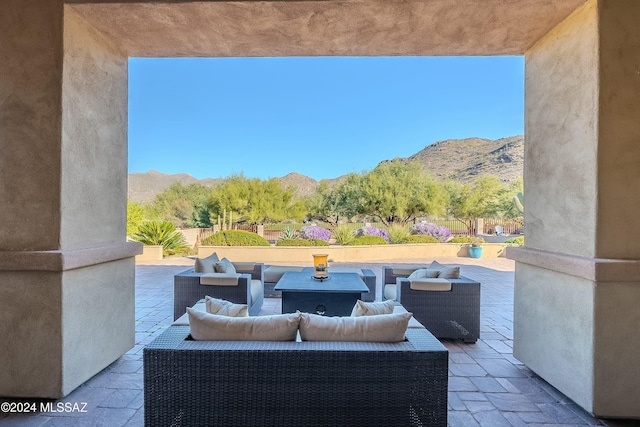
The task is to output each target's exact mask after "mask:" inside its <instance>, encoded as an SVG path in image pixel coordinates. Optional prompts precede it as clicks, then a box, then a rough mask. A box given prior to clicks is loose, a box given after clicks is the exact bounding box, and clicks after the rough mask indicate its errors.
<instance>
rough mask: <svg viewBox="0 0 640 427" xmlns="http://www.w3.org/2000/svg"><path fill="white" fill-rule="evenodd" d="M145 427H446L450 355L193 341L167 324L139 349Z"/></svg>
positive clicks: (434, 344) (342, 345)
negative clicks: (141, 357) (142, 349)
mask: <svg viewBox="0 0 640 427" xmlns="http://www.w3.org/2000/svg"><path fill="white" fill-rule="evenodd" d="M143 358H144V416H145V426H148V427H151V426H163V427H164V426H196V425H197V426H242V427H245V426H255V425H261V426H277V427H281V426H296V427H299V426H347V425H348V426H374V425H381V426H387V425H392V426H446V425H447V390H448V375H447V370H448V351H447V349H446V348H445V347H444V346H443V345H442V344H441V343H440V342H439V341H438V340H437V339H436V338H435V337H434V336H433V335H432V334H431V333H430V332H429V331H428V330H426V329H424V328H409V329H407V332H406V340H405V341H404V342H399V343H375V342H306V341H305V342H295V341H289V342H255V341H243V342H241V341H194V340H191V339H190V335H189V326H175V325H174V326H170V327H169V328H168V329H167V330H166V331H165V332H163V333H162V334H161V335H160V336H159V337H158V338H157V339H155V340H154V341H153V342H151V343H150V344H149V345H148V346H147V347H145V349H144V351H143Z"/></svg>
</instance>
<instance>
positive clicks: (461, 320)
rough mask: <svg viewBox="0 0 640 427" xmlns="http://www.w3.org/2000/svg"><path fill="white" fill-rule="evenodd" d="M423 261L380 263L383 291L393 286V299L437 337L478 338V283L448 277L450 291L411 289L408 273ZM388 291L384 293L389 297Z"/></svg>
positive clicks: (474, 340) (471, 341) (467, 339)
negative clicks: (418, 262) (392, 263)
mask: <svg viewBox="0 0 640 427" xmlns="http://www.w3.org/2000/svg"><path fill="white" fill-rule="evenodd" d="M426 267H427V266H426V265H411V266H385V267H383V275H384V279H383V280H384V284H385V285H383V292H384V289H385V288H386V286H387V285H389V284H391V285H394V284H395V286H392V287H391V288H392V289H393V288H395V293H396V295H395V299H396V301H397V302H398V303H399V304H402V306H404V308H406V309H407V310H408V311H410V312H411V313H413V317H414V318H416V319H417V320H418V321H419V322H420V323H422V324H423V325H424V326H425V327H426V328H427V329H429V331H431V333H432V334H433V335H435V336H436V337H437V338H447V339H461V340H463V341H464V342H466V343H474V342H476V341H477V340H478V338H480V283H479V282H477V281H475V280H473V279H470V278H468V277H465V276H460V278H458V279H447V281H448V282H450V283H451V290H450V291H428V290H413V289H411V288H410V282H409V280H408V279H407V277H408V276H409V275H410V274H411V273H412V272H414V271H415V270H418V269H420V268H426ZM390 296H391V295H389V292H388V291H387V295H386V297H390Z"/></svg>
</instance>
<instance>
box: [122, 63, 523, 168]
mask: <svg viewBox="0 0 640 427" xmlns="http://www.w3.org/2000/svg"><path fill="white" fill-rule="evenodd" d="M523 133H524V58H523V57H513V56H512V57H312V58H304V57H303V58H180V59H176V58H171V59H155V58H144V59H143V58H132V59H130V60H129V172H146V171H149V170H158V171H160V172H165V173H172V174H173V173H189V174H191V175H193V176H194V177H196V178H198V179H202V178H207V177H210V178H218V177H226V176H229V175H231V174H243V175H244V176H246V177H249V178H262V179H267V178H272V177H280V176H284V175H286V174H287V173H289V172H299V173H302V174H304V175H307V176H310V177H312V178H314V179H316V180H320V179H325V178H335V177H338V176H340V175H344V174H346V173H350V172H362V171H364V170H370V169H373V168H374V167H375V166H376V165H377V164H378V163H379V162H380V161H382V160H386V159H392V158H395V157H406V156H410V155H411V154H414V153H416V152H418V151H420V150H421V149H423V148H424V147H425V146H426V145H429V144H431V143H433V142H436V141H440V140H444V139H458V138H468V137H474V136H478V137H482V138H489V139H497V138H503V137H508V136H513V135H521V134H523Z"/></svg>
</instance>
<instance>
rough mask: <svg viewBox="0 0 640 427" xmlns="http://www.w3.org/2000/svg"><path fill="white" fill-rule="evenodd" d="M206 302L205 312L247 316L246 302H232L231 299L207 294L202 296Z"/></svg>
mask: <svg viewBox="0 0 640 427" xmlns="http://www.w3.org/2000/svg"><path fill="white" fill-rule="evenodd" d="M204 300H205V303H206V304H207V313H210V314H217V315H219V316H229V317H247V316H249V309H248V307H247V304H234V303H232V302H231V301H227V300H223V299H218V298H212V297H210V296H209V295H207V296H205V297H204Z"/></svg>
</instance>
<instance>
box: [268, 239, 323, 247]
mask: <svg viewBox="0 0 640 427" xmlns="http://www.w3.org/2000/svg"><path fill="white" fill-rule="evenodd" d="M276 246H329V243H327V242H325V241H324V240H320V239H282V240H278V241H277V242H276Z"/></svg>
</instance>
